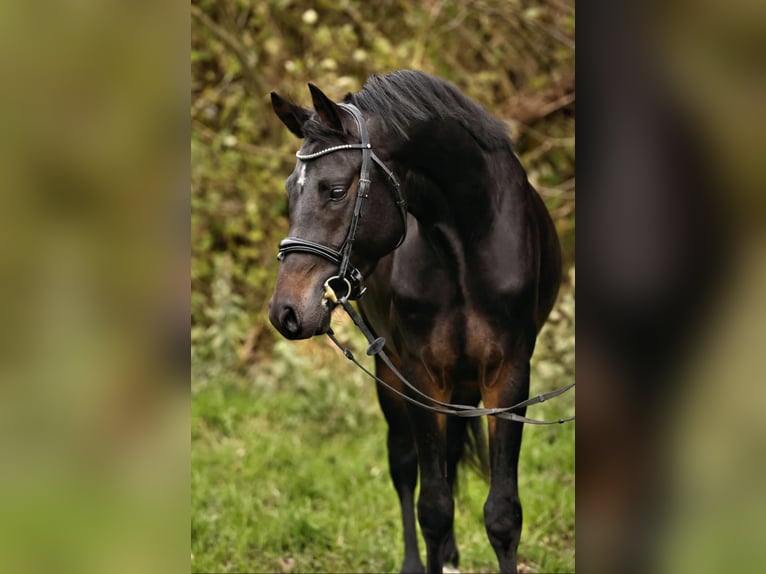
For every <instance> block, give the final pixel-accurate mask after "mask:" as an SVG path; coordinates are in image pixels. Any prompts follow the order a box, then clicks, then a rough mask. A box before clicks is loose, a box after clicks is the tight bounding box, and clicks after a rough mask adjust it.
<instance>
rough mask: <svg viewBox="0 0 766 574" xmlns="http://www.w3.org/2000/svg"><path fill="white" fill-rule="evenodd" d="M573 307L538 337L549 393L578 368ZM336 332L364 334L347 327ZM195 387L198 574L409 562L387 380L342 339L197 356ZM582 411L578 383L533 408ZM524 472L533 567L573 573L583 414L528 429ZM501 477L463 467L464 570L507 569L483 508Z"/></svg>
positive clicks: (523, 555)
mask: <svg viewBox="0 0 766 574" xmlns="http://www.w3.org/2000/svg"><path fill="white" fill-rule="evenodd" d="M572 306H573V302H572V300H571V296H570V297H569V298H568V299H567V298H566V297H564V298H563V299H562V304H561V305H560V306H559V309H558V311H557V313H558V314H557V315H554V319H556V320H557V322H555V323H554V324H553V325H551V326H550V327H547V328H546V330H545V331H544V332H543V334H542V336H541V339H540V342H539V343H538V350H537V352H536V355H535V358H534V359H533V377H534V378H533V379H532V392H533V393H535V394H537V393H540V392H544V391H547V390H551V389H554V388H557V387H559V386H561V385H563V384H566V383H567V382H569V381H570V380H571V378H572V376H573V369H574V341H573V335H572V320H571V307H572ZM336 330H339V331H340V332H341V334H342V338H343V339H344V340H347V341H351V340H353V341H355V342H356V343H357V344H358V343H359V340H360V338H361V336H359V335H355V334H354V333H353V332H351V330H350V328H349V326H348V325H347V324H345V323H342V324H341V325H340V326H339V329H336ZM354 350H355V352H356V351H357V349H356V348H355V349H354ZM356 354H357V356H363V355H364V353H363V351H360V352H356ZM192 393H193V411H192V477H191V479H192V532H191V541H192V562H191V567H192V571H193V572H290V571H292V572H397V571H398V569H399V567H400V565H401V559H402V552H403V544H402V539H401V537H402V534H401V526H400V517H399V505H398V500H397V496H396V493H395V491H394V489H393V487H392V485H391V481H390V478H389V476H388V466H387V459H386V450H385V436H386V432H385V431H386V429H385V421H384V420H383V417H382V414H381V413H380V411H379V409H378V406H377V400H376V397H375V390H374V386H373V383H372V382H371V381H370V380H369V379H367V378H365V377H364V375H363V374H362V373H361V372H359V371H358V370H357V369H356V368H355V367H354V366H353V365H351V364H350V363H349V362H348V361H346V360H345V359H343V358H342V356H339V355H338V353H337V352H336V351H335V350H334V349H333V348H331V347H330V346H329V345H328V343H326V342H325V341H323V340H313V341H307V342H301V343H296V342H287V341H280V342H279V343H277V345H276V347H275V353H274V357H273V359H272V360H271V361H269V362H268V364H261V365H257V366H256V367H255V368H254V369H253V371H252V373H250V375H249V376H247V377H244V376H238V375H232V374H230V373H227V372H222V371H220V370H216V369H215V367H214V366H213V365H201V364H195V366H194V369H193V381H192ZM573 411H574V395H573V394H572V393H571V392H570V393H568V394H567V395H564V396H562V397H559V398H557V399H555V400H552V401H551V402H547V403H543V404H541V405H538V406H535V407H532V408H530V409H529V411H528V414H529V415H530V416H533V417H538V418H557V417H560V416H566V415H570V414H572V413H573ZM519 475H520V476H519V480H520V485H519V491H520V496H521V500H522V505H523V509H524V530H523V533H522V537H521V543H520V545H519V562H520V570H522V571H527V572H573V571H574V425H573V424H567V425H553V426H550V427H531V426H528V427H527V428H526V429H525V431H524V442H523V445H522V456H521V461H520V463H519ZM487 488H488V487H487V484H486V483H485V482H484V481H483V480H482V479H480V478H479V477H477V476H476V475H475V474H474V473H473V472H471V471H470V470H469V469H467V468H465V469H464V470H463V473H462V479H461V486H460V492H459V495H458V497H457V499H456V512H455V529H456V538H457V543H458V548H459V550H460V552H461V564H460V569H461V571H462V572H496V571H497V562H496V559H495V555H494V553H493V551H492V548H491V546H490V545H489V542H488V541H487V538H486V534H485V532H484V523H483V518H482V506H483V504H484V499H485V497H486V494H487ZM421 553H422V554H423V555H424V546H423V544H422V540H421Z"/></svg>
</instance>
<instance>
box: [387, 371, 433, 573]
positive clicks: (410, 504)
mask: <svg viewBox="0 0 766 574" xmlns="http://www.w3.org/2000/svg"><path fill="white" fill-rule="evenodd" d="M375 366H376V374H377V375H378V377H380V378H381V379H383V380H385V381H386V382H388V383H389V384H390V385H392V386H394V387H395V388H397V387H398V386H399V382H398V379H396V377H395V376H394V375H393V374H392V373H391V371H390V370H389V369H388V368H387V367H386V366H385V364H383V362H382V361H380V360H376V362H375ZM378 400H379V402H380V406H381V408H382V410H383V414H384V416H385V418H386V422H388V440H387V446H388V468H389V472H390V474H391V481H392V482H393V483H394V488H395V489H396V493H397V494H398V495H399V505H400V506H401V511H402V530H403V532H404V561H403V562H402V569H401V571H402V573H420V572H424V571H425V568H424V567H423V562H422V560H421V559H420V550H419V549H418V534H417V530H416V526H415V485H416V484H417V480H418V457H417V452H416V450H415V441H414V438H413V436H412V429H411V428H410V421H409V418H408V415H407V407H406V405H405V403H404V401H403V400H402V399H401V398H399V397H397V396H395V395H394V394H393V393H391V392H389V391H387V390H386V389H384V388H382V387H381V386H380V385H378Z"/></svg>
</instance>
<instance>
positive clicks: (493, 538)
mask: <svg viewBox="0 0 766 574" xmlns="http://www.w3.org/2000/svg"><path fill="white" fill-rule="evenodd" d="M521 523H522V513H521V502H520V501H519V500H518V498H507V497H502V498H501V497H492V496H490V497H489V498H488V499H487V502H486V503H485V504H484V525H485V526H486V529H487V536H488V537H489V541H490V542H491V543H492V546H493V547H495V548H510V547H511V546H513V547H514V548H515V546H516V545H517V544H518V541H519V536H520V534H521Z"/></svg>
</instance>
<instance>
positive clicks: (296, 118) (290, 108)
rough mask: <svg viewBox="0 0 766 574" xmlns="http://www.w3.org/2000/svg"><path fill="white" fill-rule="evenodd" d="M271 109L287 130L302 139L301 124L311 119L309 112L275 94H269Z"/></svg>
mask: <svg viewBox="0 0 766 574" xmlns="http://www.w3.org/2000/svg"><path fill="white" fill-rule="evenodd" d="M271 107H273V108H274V112H275V113H276V114H277V116H279V119H280V120H282V123H283V124H285V125H286V126H287V129H288V130H290V131H291V132H293V133H294V134H295V135H296V136H298V137H299V138H302V137H303V124H305V123H306V120H307V119H309V118H310V117H311V110H307V109H306V108H302V107H300V106H296V105H295V104H291V103H290V102H288V101H287V100H285V99H284V98H283V97H282V96H280V95H279V94H278V93H276V92H271Z"/></svg>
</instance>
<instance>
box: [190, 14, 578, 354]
mask: <svg viewBox="0 0 766 574" xmlns="http://www.w3.org/2000/svg"><path fill="white" fill-rule="evenodd" d="M191 14H192V30H191V41H192V50H191V60H192V102H191V116H192V137H191V165H192V171H191V173H192V180H191V183H192V257H193V259H192V344H193V356H194V357H195V359H198V360H201V361H203V362H208V361H211V360H213V361H217V362H220V363H221V364H226V365H229V366H235V365H236V366H239V367H245V366H246V365H248V364H250V363H252V361H253V360H254V359H255V358H256V357H257V352H256V351H257V350H269V349H270V348H271V347H272V344H273V341H274V335H273V332H272V330H271V329H270V328H269V327H268V319H267V304H268V299H269V297H270V291H271V288H272V283H273V277H274V275H275V273H276V269H277V261H276V259H275V253H276V246H277V243H278V242H279V240H280V239H281V238H282V237H283V236H284V235H285V233H286V231H287V214H286V198H285V194H284V179H285V178H286V177H287V175H288V174H289V173H290V172H291V171H292V168H293V162H294V160H293V154H294V152H295V150H296V149H297V147H298V142H297V140H295V138H294V137H293V136H292V135H291V134H290V133H289V132H288V131H287V130H286V129H284V127H283V126H282V124H281V123H280V122H279V121H278V120H277V119H276V117H275V116H274V114H273V112H272V111H271V106H270V103H269V97H268V95H269V92H270V91H272V90H274V91H278V92H279V93H280V94H281V95H283V96H287V97H290V98H292V99H294V100H295V101H297V102H299V103H302V104H304V105H306V104H307V103H308V101H309V98H308V90H307V88H306V83H307V82H309V81H310V82H313V83H315V84H317V85H319V86H320V87H322V89H324V90H326V92H327V93H328V94H329V95H330V96H331V97H334V98H335V99H336V100H340V99H341V98H342V97H343V95H344V94H345V93H347V92H349V91H352V92H356V91H358V90H360V89H361V88H362V86H363V85H364V82H365V80H366V79H367V77H368V76H369V75H371V74H383V73H386V72H389V71H393V70H397V69H402V68H411V69H420V70H423V71H425V72H427V73H431V74H434V75H437V76H440V77H442V78H444V79H445V80H448V81H450V82H452V83H454V84H455V85H456V86H457V87H458V88H460V89H461V90H462V91H464V92H465V93H466V94H467V95H468V96H470V97H471V98H474V99H475V100H476V101H478V102H479V103H481V104H482V105H483V106H484V107H486V109H487V110H488V111H490V112H491V113H492V114H494V115H495V116H497V117H499V118H500V119H502V120H504V121H506V122H507V124H508V129H509V135H511V137H512V139H513V141H514V144H515V146H516V151H517V153H518V154H519V155H520V156H521V158H522V161H523V163H524V165H525V166H526V169H527V170H528V172H529V176H530V178H531V180H532V182H533V183H534V185H535V186H536V187H537V189H538V190H539V191H540V193H541V194H542V195H543V197H544V199H545V201H546V203H547V205H548V207H549V209H550V210H551V212H552V214H553V216H554V218H555V220H556V224H557V227H558V229H559V232H560V234H561V236H562V240H563V244H564V251H565V264H566V266H567V267H568V266H569V265H570V264H572V263H573V259H574V257H573V254H574V187H575V179H574V99H575V98H574V3H573V2H566V1H560V0H541V1H536V2H531V3H529V2H525V3H524V4H523V5H522V3H520V2H491V1H488V0H478V1H477V0H443V1H433V0H432V1H426V2H413V1H401V2H370V3H361V2H353V1H351V0H340V1H337V2H329V1H320V2H306V1H291V0H267V1H261V2H251V1H247V0H216V1H212V0H197V1H194V2H192V5H191ZM224 293H225V295H224ZM224 302H225V303H226V305H228V306H229V311H222V310H221V309H220V306H221V305H222V304H224ZM224 333H225V334H226V335H225V336H224V338H226V337H228V336H231V335H236V336H237V345H236V347H235V348H230V347H227V346H226V345H219V344H218V343H221V341H222V340H221V338H220V337H218V335H224Z"/></svg>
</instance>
